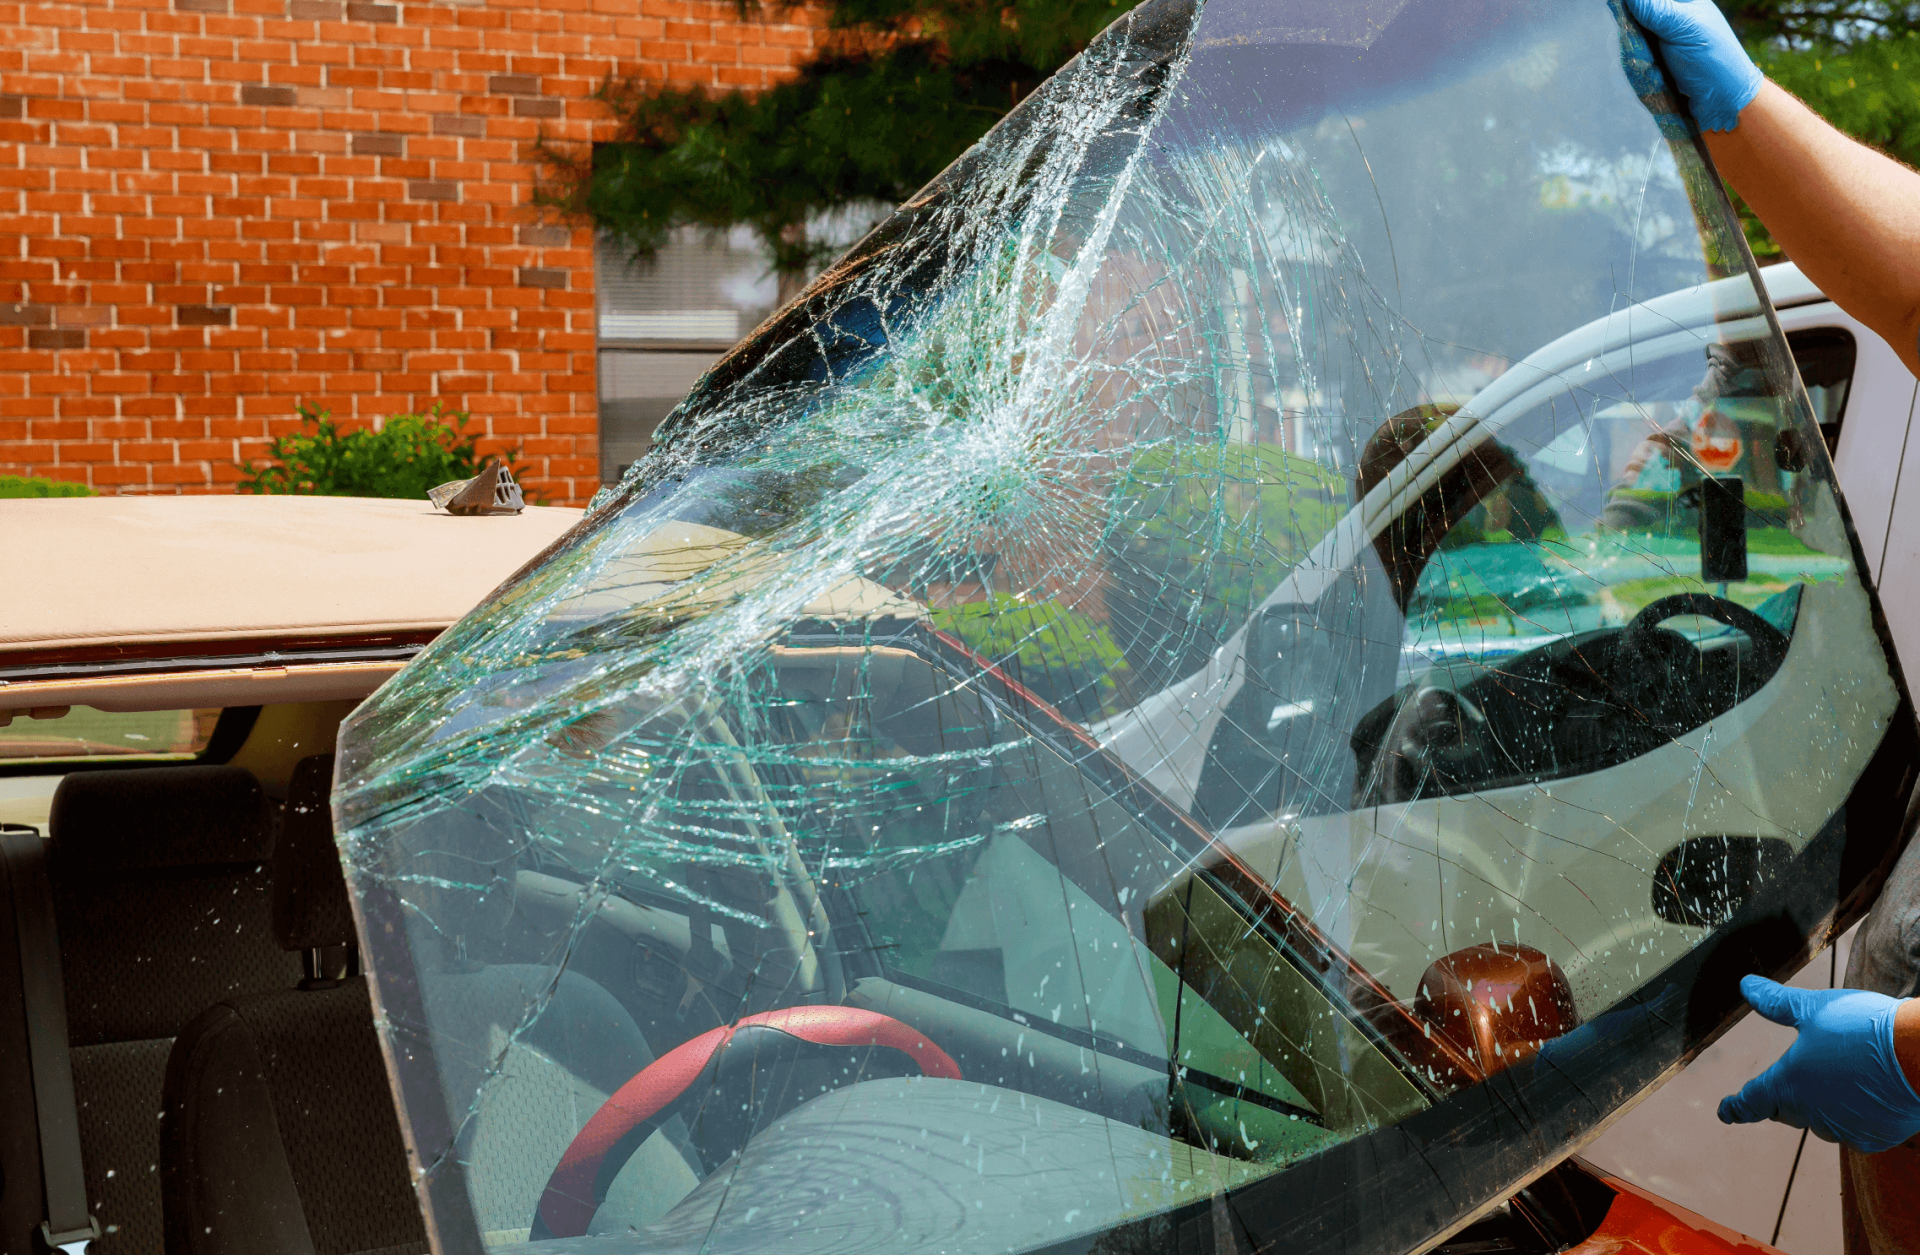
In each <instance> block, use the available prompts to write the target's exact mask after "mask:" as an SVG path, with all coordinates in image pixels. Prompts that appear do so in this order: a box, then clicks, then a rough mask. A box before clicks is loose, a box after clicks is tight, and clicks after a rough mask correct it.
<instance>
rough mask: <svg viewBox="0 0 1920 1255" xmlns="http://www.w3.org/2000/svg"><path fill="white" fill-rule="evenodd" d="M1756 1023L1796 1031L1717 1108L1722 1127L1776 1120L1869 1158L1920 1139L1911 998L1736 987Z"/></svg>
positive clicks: (1919, 1045)
mask: <svg viewBox="0 0 1920 1255" xmlns="http://www.w3.org/2000/svg"><path fill="white" fill-rule="evenodd" d="M1740 992H1741V993H1742V994H1743V995H1745V997H1746V999H1747V1002H1748V1003H1749V1004H1751V1005H1752V1007H1753V1009H1754V1010H1756V1011H1758V1012H1759V1013H1760V1014H1761V1015H1764V1016H1766V1017H1767V1018H1768V1019H1769V1020H1772V1021H1773V1022H1774V1023H1776V1024H1785V1025H1788V1026H1790V1027H1793V1028H1796V1029H1798V1030H1799V1036H1798V1037H1796V1038H1795V1039H1794V1042H1793V1045H1791V1046H1789V1047H1788V1048H1787V1051H1786V1053H1785V1054H1783V1055H1781V1056H1780V1058H1779V1059H1777V1060H1775V1061H1774V1064H1773V1066H1771V1067H1769V1068H1768V1069H1767V1070H1766V1071H1764V1072H1762V1073H1761V1074H1760V1075H1759V1076H1756V1077H1754V1078H1753V1079H1752V1080H1751V1081H1748V1082H1747V1083H1746V1085H1745V1086H1744V1087H1742V1089H1741V1090H1740V1092H1739V1093H1738V1094H1732V1095H1729V1096H1728V1097H1726V1098H1723V1099H1721V1100H1720V1119H1721V1121H1722V1122H1723V1123H1726V1124H1752V1123H1755V1122H1757V1121H1760V1120H1778V1121H1780V1122H1781V1123H1782V1124H1789V1125H1792V1126H1793V1127H1795V1128H1800V1129H1807V1130H1809V1131H1810V1132H1812V1133H1813V1134H1814V1135H1815V1136H1817V1137H1820V1138H1822V1139H1824V1140H1826V1141H1829V1142H1845V1143H1846V1144H1847V1145H1849V1146H1852V1147H1854V1148H1855V1149H1857V1150H1862V1151H1866V1152H1867V1153H1869V1154H1872V1153H1876V1152H1878V1151H1883V1150H1886V1149H1888V1148H1889V1147H1893V1146H1898V1145H1899V1144H1900V1143H1902V1142H1904V1141H1906V1140H1907V1139H1908V1138H1910V1137H1913V1136H1914V1135H1915V1134H1916V1133H1920V999H1914V998H1907V999H1899V998H1889V997H1887V996H1886V995H1884V994H1875V993H1867V992H1864V991H1862V990H1858V989H1794V988H1792V987H1790V986H1787V985H1781V984H1777V983H1775V982H1774V981H1770V980H1767V979H1766V978H1765V977H1761V976H1748V977H1746V978H1744V979H1743V980H1742V981H1741V982H1740Z"/></svg>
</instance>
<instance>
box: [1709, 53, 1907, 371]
mask: <svg viewBox="0 0 1920 1255" xmlns="http://www.w3.org/2000/svg"><path fill="white" fill-rule="evenodd" d="M1702 133H1703V134H1704V135H1705V136H1706V141H1707V151H1708V152H1710V153H1712V154H1713V163H1714V165H1716V166H1718V167H1719V170H1720V173H1721V174H1722V175H1723V176H1725V178H1726V180H1727V182H1729V183H1731V184H1733V188H1734V190H1735V191H1737V192H1739V193H1740V196H1741V198H1742V199H1744V200H1745V201H1746V202H1747V204H1748V205H1750V206H1752V207H1753V212H1754V213H1756V214H1758V215H1759V217H1760V221H1762V222H1764V223H1766V225H1767V230H1768V231H1770V232H1772V233H1773V238H1774V239H1775V240H1777V241H1778V242H1779V244H1780V247H1781V248H1783V249H1785V250H1786V253H1787V256H1789V257H1791V258H1793V260H1794V261H1796V262H1798V263H1799V265H1800V269H1801V271H1802V272H1803V273H1804V274H1805V275H1806V276H1807V278H1809V279H1811V280H1813V282H1814V284H1815V286H1817V287H1818V288H1819V289H1820V290H1821V291H1822V292H1824V293H1826V294H1827V296H1829V297H1830V298H1832V300H1833V302H1834V304H1836V305H1838V306H1839V307H1840V308H1841V309H1844V310H1846V311H1847V312H1848V313H1849V314H1852V315H1853V316H1854V317H1855V318H1858V319H1859V320H1860V321H1861V322H1863V323H1865V324H1866V325H1867V326H1869V327H1871V328H1872V329H1873V330H1874V331H1876V332H1878V333H1879V335H1880V337H1881V338H1882V339H1884V340H1885V341H1886V342H1887V343H1888V344H1890V345H1892V346H1893V348H1894V351H1895V352H1897V353H1898V354H1900V360H1901V361H1903V362H1905V363H1906V364H1907V369H1908V370H1911V371H1913V372H1914V373H1915V374H1920V174H1916V173H1915V172H1914V171H1912V170H1910V169H1908V168H1907V167H1906V166H1903V165H1901V164H1900V163H1899V162H1897V161H1895V160H1893V159H1892V158H1891V157H1888V156H1886V155H1885V154H1883V153H1878V152H1875V151H1874V150H1873V149H1871V148H1868V147H1867V146H1866V145H1865V144H1862V143H1859V142H1858V141H1856V140H1853V139H1850V138H1848V137H1847V136H1845V135H1843V134H1841V133H1840V132H1839V131H1837V130H1835V129H1834V128H1833V127H1832V126H1831V125H1830V124H1828V122H1827V121H1826V120H1825V119H1824V118H1822V117H1820V115H1819V114H1817V113H1815V112H1814V111H1813V110H1811V109H1809V108H1807V107H1806V106H1805V105H1804V104H1801V103H1800V102H1799V101H1798V100H1796V99H1794V97H1793V96H1791V95H1789V94H1788V93H1787V91H1786V90H1785V89H1783V88H1781V87H1779V86H1778V85H1776V84H1774V83H1771V82H1766V81H1764V80H1763V81H1762V83H1761V85H1760V90H1759V92H1758V93H1757V94H1756V95H1755V96H1754V98H1753V101H1752V103H1751V104H1749V105H1748V106H1747V107H1746V108H1744V109H1742V110H1741V111H1740V124H1739V125H1738V126H1736V127H1734V128H1733V129H1732V130H1730V131H1705V132H1702Z"/></svg>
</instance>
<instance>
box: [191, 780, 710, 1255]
mask: <svg viewBox="0 0 1920 1255" xmlns="http://www.w3.org/2000/svg"><path fill="white" fill-rule="evenodd" d="M332 775H333V758H332V756H331V755H326V756H315V757H312V758H307V759H303V760H302V761H301V762H300V763H299V765H298V766H296V767H295V769H294V773H293V777H292V780H291V781H290V783H289V786H288V791H287V812H286V821H285V824H284V826H283V829H282V832H281V837H280V842H279V844H278V846H277V847H276V849H275V851H274V859H273V876H274V888H273V904H274V912H273V927H274V931H275V934H276V936H277V938H278V941H279V944H280V945H281V946H283V947H285V948H286V949H288V950H298V951H302V952H305V953H306V955H307V956H308V957H307V962H306V969H307V972H308V975H307V977H306V978H305V979H303V980H301V981H300V982H299V986H298V987H297V988H294V987H292V984H293V982H291V981H289V982H288V986H289V987H287V988H285V989H282V990H278V991H274V992H270V993H261V994H254V995H251V996H248V997H244V998H230V999H226V1000H225V1001H223V1002H221V1003H219V1004H218V1005H216V1006H214V1007H212V1008H210V1009H209V1010H207V1011H206V1012H204V1013H203V1014H201V1015H200V1016H199V1017H197V1018H196V1019H195V1020H194V1021H193V1022H192V1023H191V1024H190V1025H188V1026H187V1027H186V1028H185V1029H183V1030H182V1031H181V1033H180V1036H179V1039H178V1040H177V1041H176V1042H175V1044H174V1048H173V1052H172V1055H171V1057H170V1058H169V1059H168V1061H167V1068H166V1092H165V1113H166V1114H165V1120H164V1122H163V1133H162V1154H161V1188H162V1192H163V1195H164V1205H163V1210H164V1213H165V1221H166V1223H165V1228H166V1251H167V1255H241V1253H243V1252H244V1253H245V1255H413V1253H414V1252H424V1251H425V1250H426V1249H427V1243H426V1233H425V1228H424V1225H423V1224H422V1221H421V1218H420V1209H419V1203H418V1201H417V1199H416V1196H415V1193H414V1190H413V1186H412V1180H411V1176H410V1174H409V1170H408V1163H407V1158H406V1153H405V1149H404V1146H403V1143H402V1141H401V1135H400V1124H399V1120H398V1118H397V1114H396V1111H395V1108H394V1100H393V1092H392V1089H391V1087H390V1085H389V1082H388V1076H387V1070H386V1066H385V1063H384V1060H383V1059H382V1057H381V1053H380V1044H379V1038H378V1036H377V1033H376V1029H375V1027H374V1022H373V1012H372V1005H371V1001H370V997H369V991H368V986H367V978H366V977H365V976H361V975H356V974H353V970H354V968H355V967H356V966H357V964H356V962H355V960H354V959H353V957H352V954H351V948H352V947H353V946H354V944H355V941H356V934H355V931H354V922H353V915H352V909H351V905H350V901H349V898H348V894H347V887H346V880H345V877H344V875H343V874H342V871H341V866H340V857H339V852H338V847H337V846H336V845H335V844H334V839H333V826H332V819H331V815H330V812H329V808H328V801H327V794H328V789H329V786H330V783H331V780H332ZM427 992H428V994H429V998H428V1002H429V1007H428V1014H429V1017H430V1020H431V1022H432V1034H431V1037H430V1040H431V1043H432V1048H433V1049H434V1050H435V1051H436V1052H437V1053H438V1055H439V1058H440V1061H441V1063H442V1064H443V1065H444V1072H443V1081H444V1082H445V1083H446V1084H447V1085H448V1087H449V1089H450V1090H452V1091H458V1092H450V1093H449V1094H448V1099H449V1106H450V1107H455V1108H456V1109H457V1105H465V1104H471V1103H472V1101H473V1095H474V1093H475V1092H477V1090H478V1089H479V1088H481V1087H483V1086H485V1087H488V1092H489V1094H490V1097H491V1098H492V1099H493V1100H494V1101H491V1102H490V1103H489V1104H488V1105H487V1109H486V1111H485V1112H483V1113H482V1114H481V1115H480V1117H479V1118H476V1119H471V1120H467V1121H465V1122H463V1131H462V1135H461V1138H460V1142H459V1144H458V1147H457V1150H456V1153H457V1154H458V1156H459V1158H460V1159H461V1161H462V1165H463V1171H464V1176H465V1178H466V1180H467V1184H468V1189H469V1193H470V1194H471V1196H472V1197H473V1200H474V1203H475V1207H476V1219H477V1220H479V1222H480V1223H481V1226H482V1228H483V1229H485V1230H487V1231H489V1233H491V1234H494V1235H496V1236H497V1234H498V1232H499V1231H503V1230H504V1231H505V1232H506V1233H507V1234H517V1235H519V1236H521V1237H523V1238H524V1236H525V1234H526V1233H527V1230H528V1228H529V1226H530V1224H531V1219H532V1215H533V1210H534V1207H535V1206H536V1204H537V1202H538V1200H539V1195H540V1189H541V1186H542V1185H543V1183H544V1182H545V1180H546V1176H547V1174H548V1172H549V1171H550V1170H551V1167H552V1164H553V1163H554V1162H555V1161H556V1160H557V1159H558V1157H559V1154H560V1152H561V1150H563V1149H564V1148H565V1147H566V1145H567V1144H568V1142H569V1141H571V1139H572V1138H573V1136H574V1135H575V1134H576V1133H577V1132H578V1130H579V1125H580V1122H581V1121H583V1120H584V1119H585V1118H586V1117H587V1116H589V1115H591V1114H592V1113H593V1111H595V1110H597V1109H598V1107H599V1105H600V1103H601V1102H604V1101H605V1099H606V1096H607V1094H609V1093H611V1092H612V1090H613V1089H615V1088H617V1087H618V1085H619V1084H620V1083H622V1082H624V1081H625V1080H627V1079H628V1078H629V1077H631V1076H632V1075H634V1074H635V1073H637V1072H638V1071H639V1070H640V1069H641V1068H643V1067H645V1066H646V1065H647V1064H648V1063H651V1062H652V1061H653V1055H652V1053H651V1052H650V1051H649V1050H648V1049H647V1046H646V1043H645V1041H644V1039H643V1038H642V1036H641V1034H640V1031H639V1029H638V1028H637V1027H635V1025H634V1022H633V1019H632V1017H631V1016H630V1015H629V1014H628V1013H627V1011H626V1010H625V1009H624V1008H622V1007H621V1005H620V1004H619V1002H617V1001H616V1000H615V999H614V998H613V997H612V996H611V995H610V994H608V993H607V992H606V991H605V990H604V989H603V988H601V987H600V986H599V985H596V984H594V983H593V982H592V981H589V980H587V979H585V978H584V977H581V976H579V975H577V974H575V973H572V972H564V971H563V972H561V973H559V974H558V975H557V976H556V974H555V971H554V969H552V968H549V967H544V966H540V965H533V964H495V965H491V966H489V965H485V964H471V965H469V968H466V969H462V970H459V971H456V972H443V973H439V974H437V977H436V979H435V980H434V981H432V982H431V983H430V985H429V988H428V991H427ZM533 1007H540V1008H542V1009H541V1011H540V1013H539V1014H538V1015H537V1016H530V1015H529V1008H533ZM527 1020H531V1021H532V1022H531V1023H525V1022H523V1021H527ZM510 1035H511V1039H512V1040H511V1041H509V1036H510ZM574 1069H581V1070H583V1071H584V1072H586V1073H587V1075H585V1076H580V1075H576V1073H575V1071H574ZM496 1116H500V1117H503V1118H493V1117H496ZM649 1150H650V1152H651V1153H650V1154H647V1155H644V1156H636V1160H642V1159H644V1160H645V1163H644V1164H643V1165H642V1167H641V1169H640V1170H639V1172H638V1173H637V1175H652V1176H656V1177H657V1176H659V1175H660V1173H659V1172H658V1171H657V1169H658V1168H661V1167H664V1168H666V1169H668V1170H669V1174H670V1175H671V1177H672V1178H673V1180H674V1184H673V1186H672V1187H671V1193H670V1196H668V1195H663V1196H662V1197H660V1198H659V1199H657V1200H654V1199H652V1198H650V1197H645V1196H647V1195H649V1194H650V1193H652V1194H658V1193H660V1189H661V1187H660V1186H657V1185H656V1186H654V1187H653V1188H652V1190H651V1191H649V1190H648V1189H647V1188H646V1187H644V1186H640V1187H636V1190H637V1192H638V1194H639V1195H640V1196H642V1197H640V1198H638V1201H633V1200H629V1201H628V1202H626V1203H625V1204H624V1206H625V1207H626V1209H627V1210H629V1211H631V1210H633V1209H634V1208H640V1209H643V1210H646V1211H648V1212H649V1213H650V1214H657V1213H658V1212H661V1211H664V1210H665V1208H666V1206H668V1205H670V1203H671V1202H672V1201H674V1200H677V1198H678V1197H679V1196H680V1194H683V1193H684V1192H685V1191H686V1190H687V1189H689V1188H691V1186H692V1184H693V1179H692V1178H691V1175H690V1173H689V1170H688V1169H687V1168H686V1167H685V1166H684V1164H677V1163H676V1162H675V1160H676V1159H677V1158H679V1156H678V1155H677V1153H676V1151H675V1150H674V1149H673V1148H671V1147H667V1146H664V1145H659V1146H655V1147H651V1148H649ZM631 1192H632V1191H630V1193H631Z"/></svg>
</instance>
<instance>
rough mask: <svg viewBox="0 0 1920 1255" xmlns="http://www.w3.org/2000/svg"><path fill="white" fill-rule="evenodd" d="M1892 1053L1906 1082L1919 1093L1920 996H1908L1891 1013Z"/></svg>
mask: <svg viewBox="0 0 1920 1255" xmlns="http://www.w3.org/2000/svg"><path fill="white" fill-rule="evenodd" d="M1893 1053H1894V1054H1895V1055H1896V1056H1897V1057H1898V1058H1899V1060H1900V1070H1901V1071H1902V1072H1905V1073H1906V1074H1907V1084H1909V1085H1911V1086H1913V1088H1914V1091H1915V1092H1916V1093H1920V998H1908V999H1907V1000H1906V1001H1905V1002H1902V1003H1901V1004H1900V1009H1899V1010H1898V1011H1896V1012H1894V1014H1893Z"/></svg>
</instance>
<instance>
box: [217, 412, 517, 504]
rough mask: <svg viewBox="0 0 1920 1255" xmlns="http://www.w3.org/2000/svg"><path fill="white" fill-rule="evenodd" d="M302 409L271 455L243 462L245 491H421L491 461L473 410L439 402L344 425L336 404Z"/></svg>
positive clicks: (359, 493) (318, 494) (371, 493)
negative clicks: (479, 448) (477, 440)
mask: <svg viewBox="0 0 1920 1255" xmlns="http://www.w3.org/2000/svg"><path fill="white" fill-rule="evenodd" d="M299 410H300V429H299V430H298V431H290V432H288V433H287V434H286V435H284V436H279V437H276V438H275V439H274V442H273V446H272V449H271V451H270V454H269V457H270V459H271V460H270V461H267V462H262V463H258V464H255V465H250V466H243V467H241V470H242V471H243V472H245V473H244V474H243V475H242V476H241V478H240V484H239V488H240V491H241V492H259V493H297V494H300V495H304V496H314V497H404V498H416V499H417V498H420V497H424V496H426V495H427V489H429V488H433V487H435V486H437V485H439V484H444V483H446V482H447V481H448V480H454V479H466V478H468V477H469V476H472V475H475V474H478V473H479V470H480V466H481V464H482V463H483V462H484V461H485V459H484V458H482V457H480V456H479V454H478V453H477V452H476V451H475V448H474V438H473V437H472V436H471V435H468V434H467V431H466V426H467V420H468V417H469V416H468V415H467V414H464V413H453V414H443V413H442V411H441V409H440V407H439V406H437V405H436V406H434V407H433V409H431V410H429V411H428V412H427V413H425V414H395V415H394V416H393V417H391V418H389V419H387V420H386V422H384V423H383V424H381V426H380V428H379V430H377V431H376V430H374V429H373V428H371V427H360V428H355V429H353V430H351V431H342V430H341V429H340V426H339V424H338V423H336V422H334V420H333V416H332V412H331V411H329V410H315V409H314V408H313V407H312V406H307V405H302V406H300V407H299ZM449 419H451V420H452V421H448V420H449ZM505 456H506V458H507V460H508V461H509V462H511V461H512V458H513V455H512V454H507V455H505Z"/></svg>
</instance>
